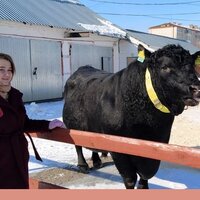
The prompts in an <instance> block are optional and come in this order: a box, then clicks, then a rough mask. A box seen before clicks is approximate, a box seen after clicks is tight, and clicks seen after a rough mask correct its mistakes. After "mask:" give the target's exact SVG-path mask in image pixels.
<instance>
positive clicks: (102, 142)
mask: <svg viewBox="0 0 200 200" xmlns="http://www.w3.org/2000/svg"><path fill="white" fill-rule="evenodd" d="M31 135H32V136H33V137H38V138H43V139H49V140H54V141H59V142H66V143H70V144H76V145H79V146H83V147H88V148H93V149H102V150H107V151H112V152H121V153H125V154H131V155H137V156H142V157H148V158H153V159H158V160H163V161H167V162H172V163H176V164H180V165H185V166H190V167H193V168H200V150H198V149H195V148H191V147H183V146H178V145H172V144H163V143H158V142H151V141H145V140H138V139H132V138H125V137H119V136H111V135H105V134H100V133H92V132H86V131H78V130H72V129H71V130H67V129H62V128H57V129H55V130H53V131H52V132H51V133H39V132H38V133H31Z"/></svg>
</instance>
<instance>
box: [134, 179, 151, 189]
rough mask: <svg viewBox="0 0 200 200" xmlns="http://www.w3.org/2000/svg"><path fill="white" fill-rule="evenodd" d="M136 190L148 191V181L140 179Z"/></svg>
mask: <svg viewBox="0 0 200 200" xmlns="http://www.w3.org/2000/svg"><path fill="white" fill-rule="evenodd" d="M137 189H149V185H148V181H147V180H143V179H140V180H139V182H138V185H137Z"/></svg>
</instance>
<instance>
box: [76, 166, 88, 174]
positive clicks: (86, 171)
mask: <svg viewBox="0 0 200 200" xmlns="http://www.w3.org/2000/svg"><path fill="white" fill-rule="evenodd" d="M78 168H79V171H80V172H81V173H83V174H88V173H89V172H90V168H89V166H88V165H78Z"/></svg>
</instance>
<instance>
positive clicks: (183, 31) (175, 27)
mask: <svg viewBox="0 0 200 200" xmlns="http://www.w3.org/2000/svg"><path fill="white" fill-rule="evenodd" d="M148 32H149V33H152V34H156V35H162V36H167V37H172V38H177V39H182V40H187V41H189V42H191V43H192V44H193V45H194V46H196V47H198V48H200V28H199V27H198V26H195V25H190V26H189V27H186V26H182V25H181V24H177V23H165V24H161V25H158V26H152V27H150V28H149V29H148Z"/></svg>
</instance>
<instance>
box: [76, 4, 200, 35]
mask: <svg viewBox="0 0 200 200" xmlns="http://www.w3.org/2000/svg"><path fill="white" fill-rule="evenodd" d="M79 2H80V3H82V4H84V5H85V6H87V7H88V8H90V9H91V10H93V11H94V12H96V13H98V14H100V15H101V16H102V17H104V18H105V19H107V20H109V21H111V22H112V23H113V24H116V25H118V26H120V27H122V28H124V29H133V30H136V31H142V32H148V28H149V27H152V26H157V25H160V24H163V23H168V22H176V23H179V24H181V25H183V26H189V25H191V24H193V25H197V26H198V27H200V1H192V0H167V1H166V0H165V1H161V0H160V1H155V0H79Z"/></svg>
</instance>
